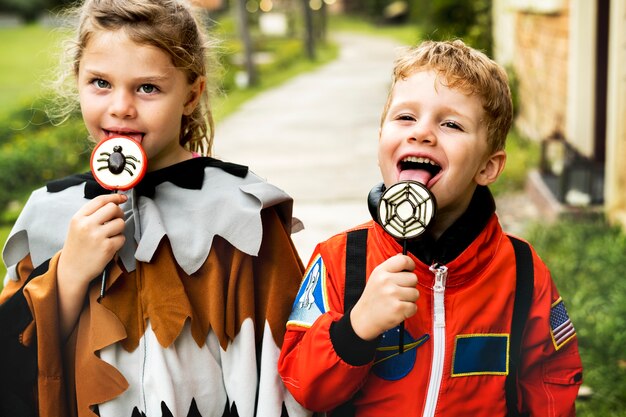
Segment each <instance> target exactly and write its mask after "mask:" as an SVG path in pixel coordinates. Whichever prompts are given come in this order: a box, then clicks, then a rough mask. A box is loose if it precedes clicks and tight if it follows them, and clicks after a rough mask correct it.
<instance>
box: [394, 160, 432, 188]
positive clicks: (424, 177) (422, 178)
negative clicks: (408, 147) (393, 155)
mask: <svg viewBox="0 0 626 417" xmlns="http://www.w3.org/2000/svg"><path fill="white" fill-rule="evenodd" d="M398 169H399V171H400V176H399V178H398V179H399V180H401V181H403V180H413V181H417V182H419V183H422V184H424V185H426V186H428V182H429V181H430V180H431V179H432V178H433V177H435V176H436V175H437V174H439V172H441V166H439V165H438V164H437V163H436V162H435V161H433V160H432V159H429V158H424V157H418V156H408V157H406V158H404V159H402V160H401V161H400V163H399V164H398Z"/></svg>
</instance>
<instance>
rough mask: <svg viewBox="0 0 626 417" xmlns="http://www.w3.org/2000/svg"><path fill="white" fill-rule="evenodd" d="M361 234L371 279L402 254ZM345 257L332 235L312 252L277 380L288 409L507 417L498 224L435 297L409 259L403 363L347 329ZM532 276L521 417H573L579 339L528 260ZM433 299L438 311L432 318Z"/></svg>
mask: <svg viewBox="0 0 626 417" xmlns="http://www.w3.org/2000/svg"><path fill="white" fill-rule="evenodd" d="M360 228H368V229H369V233H368V238H367V271H366V276H369V275H370V273H371V271H372V270H373V269H374V268H375V267H376V266H377V265H379V264H380V263H381V262H383V261H384V260H386V259H388V258H389V257H391V256H393V255H395V254H397V253H400V252H401V251H402V247H401V246H400V245H399V244H398V242H396V241H395V240H394V239H393V238H392V237H390V236H389V235H388V234H386V233H385V232H384V230H383V229H382V228H381V227H380V226H379V225H378V224H376V223H374V222H369V223H367V224H365V225H363V226H361V227H360ZM345 246H346V233H341V234H338V235H336V236H334V237H332V238H331V239H329V240H328V241H326V242H323V243H321V244H319V245H318V246H317V247H316V249H315V251H314V253H313V255H312V257H311V261H310V263H309V266H308V269H307V272H306V273H305V278H304V280H303V283H302V286H301V289H300V292H299V293H298V296H297V297H296V300H295V303H294V306H293V310H292V314H291V316H290V320H289V322H288V324H287V334H286V336H285V340H284V344H283V348H282V352H281V356H280V359H279V372H280V374H281V377H282V379H283V381H284V383H285V385H286V386H287V388H288V389H289V391H290V392H291V393H292V394H293V395H294V397H295V398H296V400H298V401H299V402H300V403H301V404H302V405H304V406H305V407H306V408H309V409H311V410H314V411H328V410H332V409H334V408H335V407H337V406H338V405H340V404H342V403H344V402H346V401H347V400H349V399H350V398H352V397H354V400H353V401H354V404H355V406H356V410H357V412H356V415H357V416H375V417H385V416H394V417H395V416H399V415H401V416H428V417H430V416H435V415H437V416H461V415H464V416H472V417H480V416H489V417H497V416H506V414H507V408H506V400H505V389H504V383H505V379H506V375H507V374H508V371H509V356H508V355H509V343H510V332H511V318H512V309H513V299H514V296H515V273H516V266H515V261H514V259H515V258H514V251H513V246H512V244H511V242H510V240H509V239H508V238H507V237H506V235H505V234H504V233H503V231H502V229H501V227H500V225H499V224H498V220H497V217H496V216H495V215H493V216H492V217H491V218H490V219H489V221H488V223H487V225H486V227H485V228H484V230H483V231H482V232H481V233H480V234H479V236H478V237H477V238H476V239H475V240H474V241H473V242H472V243H471V244H470V245H469V247H468V248H467V249H466V250H465V251H463V252H462V253H461V255H459V256H458V257H457V258H456V259H454V260H453V261H451V262H449V263H448V264H447V265H445V267H447V276H444V275H445V274H440V280H441V283H442V284H443V287H442V288H443V291H440V292H438V295H435V293H434V291H433V286H434V285H435V274H434V273H433V272H432V271H431V270H429V265H426V264H424V263H422V262H420V261H419V260H418V259H417V258H415V257H413V256H412V255H410V256H412V258H413V260H414V261H415V263H416V265H417V267H416V269H415V271H414V272H415V273H416V274H417V276H418V279H419V286H418V289H419V290H420V298H419V300H418V302H417V304H418V313H417V314H416V315H415V316H413V317H411V318H410V319H408V320H407V321H406V322H405V328H406V334H405V336H404V343H405V346H406V347H405V352H404V353H402V354H399V353H398V328H395V329H391V330H389V331H387V332H386V333H384V335H383V336H382V337H380V338H379V339H378V340H376V341H374V343H372V342H367V341H364V340H362V339H360V338H359V337H358V336H356V334H355V333H354V331H353V330H352V327H351V325H350V322H349V318H348V316H347V315H346V316H345V317H344V314H343V313H344V307H343V296H344V284H345V258H346V255H345V254H346V248H345ZM533 264H534V279H535V281H534V294H533V301H532V304H531V307H530V311H529V315H528V319H527V322H526V327H525V330H524V335H523V339H522V358H521V364H520V368H519V371H518V398H519V403H520V404H521V407H520V408H521V409H522V410H521V411H525V412H529V414H530V416H536V417H556V416H573V415H575V407H574V401H575V399H576V395H577V393H578V387H579V385H580V384H581V382H582V365H581V361H580V356H579V354H578V344H577V339H576V334H575V331H574V328H573V325H571V322H569V317H568V316H567V311H566V310H565V305H564V303H563V300H562V299H561V298H560V296H559V294H558V292H557V289H556V287H555V285H554V283H553V281H552V279H551V277H550V273H549V271H548V269H547V267H546V266H545V265H544V263H543V262H542V261H541V260H540V259H539V257H538V256H537V255H536V254H535V253H534V251H533ZM436 297H438V300H439V301H438V303H441V302H442V303H443V305H444V306H445V308H444V309H443V312H439V313H437V314H436V315H435V314H434V303H435V302H434V300H435V298H436ZM435 316H436V317H435ZM435 321H436V322H437V323H438V324H437V325H435V324H434V322H435Z"/></svg>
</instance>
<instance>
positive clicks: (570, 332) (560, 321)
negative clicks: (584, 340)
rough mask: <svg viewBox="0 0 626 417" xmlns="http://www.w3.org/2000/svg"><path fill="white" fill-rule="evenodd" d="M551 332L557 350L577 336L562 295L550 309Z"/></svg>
mask: <svg viewBox="0 0 626 417" xmlns="http://www.w3.org/2000/svg"><path fill="white" fill-rule="evenodd" d="M550 334H551V335H552V342H553V343H554V347H555V348H556V350H559V349H560V348H561V347H563V345H565V344H566V343H567V342H569V341H570V340H572V339H573V338H574V336H576V330H575V329H574V325H573V324H572V322H571V321H570V319H569V316H568V315H567V310H566V309H565V304H564V303H563V299H562V298H561V297H559V299H558V300H556V301H555V302H554V303H552V308H551V309H550Z"/></svg>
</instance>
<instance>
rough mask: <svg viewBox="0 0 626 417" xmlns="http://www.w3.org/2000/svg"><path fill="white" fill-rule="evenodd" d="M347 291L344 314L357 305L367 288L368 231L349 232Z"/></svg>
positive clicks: (344, 298)
mask: <svg viewBox="0 0 626 417" xmlns="http://www.w3.org/2000/svg"><path fill="white" fill-rule="evenodd" d="M346 239H347V241H346V289H345V291H344V295H343V305H344V313H348V310H349V308H348V306H350V308H351V307H352V306H354V304H356V302H357V301H358V299H359V297H360V296H361V293H362V292H363V289H364V288H365V281H364V279H363V278H364V277H365V274H366V268H367V259H366V253H367V229H359V230H353V231H350V232H348V234H347V237H346Z"/></svg>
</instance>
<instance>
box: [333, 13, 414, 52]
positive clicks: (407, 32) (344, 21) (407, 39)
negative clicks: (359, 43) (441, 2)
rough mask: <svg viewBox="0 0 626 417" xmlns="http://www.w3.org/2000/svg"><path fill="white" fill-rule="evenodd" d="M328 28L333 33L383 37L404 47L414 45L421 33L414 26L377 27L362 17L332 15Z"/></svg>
mask: <svg viewBox="0 0 626 417" xmlns="http://www.w3.org/2000/svg"><path fill="white" fill-rule="evenodd" d="M329 28H330V29H331V30H335V31H347V32H356V33H362V34H364V35H371V36H384V37H388V38H391V39H394V40H396V41H398V42H400V43H402V44H404V45H415V44H417V43H418V42H419V41H420V39H421V31H420V28H419V26H416V25H377V24H373V23H371V22H368V21H367V20H365V19H364V18H362V17H353V16H346V15H333V16H330V19H329Z"/></svg>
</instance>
